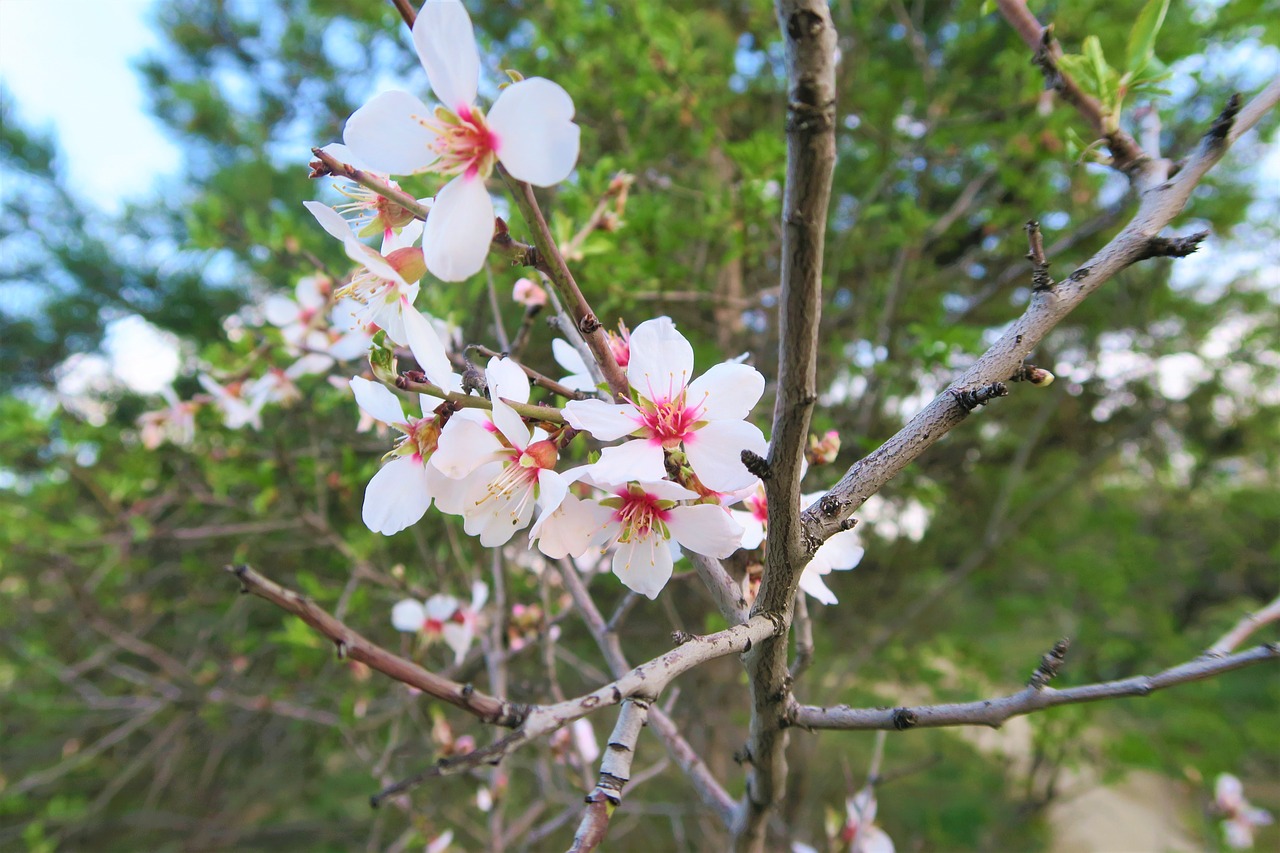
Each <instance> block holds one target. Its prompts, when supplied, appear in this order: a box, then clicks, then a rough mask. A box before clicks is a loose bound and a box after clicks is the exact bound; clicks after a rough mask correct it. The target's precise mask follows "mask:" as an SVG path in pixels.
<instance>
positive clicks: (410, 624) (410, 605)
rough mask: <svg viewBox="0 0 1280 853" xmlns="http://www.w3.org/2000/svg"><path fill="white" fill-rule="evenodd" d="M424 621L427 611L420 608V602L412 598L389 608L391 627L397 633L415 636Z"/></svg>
mask: <svg viewBox="0 0 1280 853" xmlns="http://www.w3.org/2000/svg"><path fill="white" fill-rule="evenodd" d="M426 619H427V611H426V610H425V609H424V608H423V607H422V602H421V601H415V600H414V599H412V598H406V599H404V600H403V601H397V602H396V606H395V607H392V608H391V625H392V626H393V627H394V628H395V629H396V630H397V631H408V632H410V633H414V634H416V633H417V632H418V631H421V630H422V623H423V622H425V621H426Z"/></svg>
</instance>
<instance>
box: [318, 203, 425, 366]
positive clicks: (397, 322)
mask: <svg viewBox="0 0 1280 853" xmlns="http://www.w3.org/2000/svg"><path fill="white" fill-rule="evenodd" d="M303 206H304V207H306V209H307V210H309V211H311V215H312V216H314V217H315V218H316V221H317V222H319V223H320V225H321V227H322V228H324V230H325V231H328V232H329V234H330V235H331V236H333V237H335V238H336V239H337V240H338V241H339V242H341V243H342V246H343V248H344V249H346V252H347V257H348V258H350V259H351V260H353V261H355V262H356V263H357V264H360V265H361V267H362V269H361V270H360V271H359V272H357V273H356V274H355V275H354V276H352V278H351V281H350V282H349V283H347V284H346V285H345V286H344V287H342V288H341V289H340V290H338V292H337V293H336V294H335V295H336V296H339V297H343V296H349V297H351V298H352V299H355V300H356V301H357V302H359V303H360V304H361V305H363V306H364V307H363V308H362V309H360V310H358V311H357V312H355V316H356V318H357V319H358V320H359V321H360V323H361V324H362V325H366V326H367V325H369V324H376V325H377V326H380V327H381V328H383V329H385V330H386V332H387V335H388V336H390V338H391V339H392V340H393V341H395V342H396V343H399V344H403V343H407V338H406V337H405V329H404V313H405V309H406V308H409V309H412V307H413V300H415V299H417V298H418V280H419V279H420V278H422V276H423V274H424V273H425V272H426V269H425V267H424V266H423V264H422V254H421V253H420V252H419V251H418V250H417V249H415V248H413V244H414V242H416V241H417V239H418V237H419V236H420V235H421V234H422V224H421V223H419V222H418V221H417V220H414V221H413V222H411V223H409V224H408V225H406V226H405V227H404V228H403V229H401V231H400V233H399V234H395V233H392V234H390V235H389V236H387V237H385V238H384V239H383V241H382V251H381V252H378V251H375V250H374V249H373V247H371V246H366V245H365V244H364V243H361V242H360V239H359V238H358V237H356V235H355V232H354V231H352V230H351V226H350V225H348V224H347V221H346V220H345V219H343V218H342V217H341V216H340V215H339V214H338V212H337V211H335V210H334V209H333V208H331V207H326V206H325V205H323V204H320V203H319V202H316V201H306V202H303Z"/></svg>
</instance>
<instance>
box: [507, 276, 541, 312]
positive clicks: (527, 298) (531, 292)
mask: <svg viewBox="0 0 1280 853" xmlns="http://www.w3.org/2000/svg"><path fill="white" fill-rule="evenodd" d="M511 298H512V299H514V300H515V301H516V302H519V303H520V304H521V305H523V306H525V307H526V308H541V307H542V306H543V305H546V304H547V292H546V291H545V290H543V289H542V287H540V286H539V285H538V284H537V283H536V282H534V281H533V280H531V279H527V278H522V279H520V280H519V281H517V282H516V286H515V287H514V288H513V289H512V291H511Z"/></svg>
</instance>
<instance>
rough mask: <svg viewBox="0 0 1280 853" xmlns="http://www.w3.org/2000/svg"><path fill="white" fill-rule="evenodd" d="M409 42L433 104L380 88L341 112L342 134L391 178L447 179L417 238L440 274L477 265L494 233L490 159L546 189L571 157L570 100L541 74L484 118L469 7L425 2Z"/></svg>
mask: <svg viewBox="0 0 1280 853" xmlns="http://www.w3.org/2000/svg"><path fill="white" fill-rule="evenodd" d="M413 43H414V47H415V48H417V52H418V58H419V60H421V62H422V67H423V68H424V69H425V70H426V72H427V79H428V80H429V81H430V83H431V89H432V90H433V91H434V92H435V95H436V98H438V99H439V101H440V106H439V107H437V108H434V109H433V108H431V107H429V106H427V105H426V104H424V103H422V101H420V100H418V99H417V98H416V97H414V96H413V95H410V94H409V93H407V92H401V91H391V92H383V93H382V94H380V95H377V96H375V97H374V98H373V99H372V100H371V101H369V103H367V104H365V105H364V106H363V107H361V108H360V109H358V110H356V112H355V113H354V114H352V116H351V117H350V118H349V119H347V124H346V128H345V129H344V131H343V141H345V142H346V144H347V146H348V147H349V148H350V149H351V151H353V152H354V153H355V156H356V157H358V158H359V159H361V160H363V161H364V162H366V163H368V164H369V165H370V166H371V167H372V168H374V169H376V170H378V171H380V172H385V173H387V174H391V175H407V174H414V173H417V172H427V171H431V172H436V173H438V174H440V175H443V176H446V177H448V176H454V177H453V180H451V181H449V183H447V184H446V185H445V186H444V188H443V189H441V190H440V192H439V194H438V195H437V196H436V199H435V205H434V206H433V207H432V209H431V215H430V216H428V217H427V229H426V234H425V236H424V238H423V246H422V249H423V254H424V255H425V257H426V263H427V269H429V270H430V271H431V274H432V275H434V276H436V277H437V278H440V279H442V280H444V281H462V280H463V279H466V278H469V277H470V276H472V275H474V274H475V273H477V272H479V271H480V269H481V267H483V266H484V259H485V256H486V255H488V253H489V243H490V241H491V240H492V238H493V227H494V218H493V201H492V199H490V197H489V191H488V189H487V188H486V187H485V179H486V178H488V177H489V175H490V174H491V173H492V172H493V169H494V167H495V165H496V164H497V163H501V164H502V166H503V168H505V169H506V171H507V172H508V173H510V174H511V176H512V177H514V178H515V179H516V180H519V181H526V182H528V183H530V184H533V185H534V186H540V187H548V186H552V185H553V184H557V183H559V182H560V181H563V180H564V179H565V178H567V177H568V176H569V173H570V172H572V171H573V167H574V165H575V164H576V163H577V160H578V136H579V129H578V126H577V125H576V124H574V123H573V99H572V98H570V97H569V94H568V93H567V92H565V90H564V89H562V88H561V87H560V86H559V85H557V84H555V83H552V82H551V81H550V80H546V79H544V78H541V77H533V78H530V79H528V80H521V81H519V82H517V83H513V84H512V85H510V86H507V87H506V88H505V89H503V90H502V93H501V94H500V95H499V96H498V99H497V101H495V102H494V104H493V106H492V107H491V108H490V110H489V113H488V115H487V116H486V115H485V114H484V112H482V111H481V110H480V108H479V107H477V106H476V104H475V101H476V91H477V87H478V85H479V77H480V51H479V49H478V48H477V46H476V40H475V33H474V31H473V30H472V27H471V18H470V16H469V15H468V14H467V10H466V9H465V8H464V7H463V5H462V4H461V3H458V2H456V0H428V2H426V3H425V4H423V6H422V8H421V9H420V10H419V12H418V18H417V22H416V23H415V24H414V26H413Z"/></svg>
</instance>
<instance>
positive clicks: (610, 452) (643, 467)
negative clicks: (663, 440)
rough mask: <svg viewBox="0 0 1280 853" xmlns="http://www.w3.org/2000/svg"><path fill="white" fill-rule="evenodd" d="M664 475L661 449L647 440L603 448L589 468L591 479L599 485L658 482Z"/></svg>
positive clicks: (664, 465)
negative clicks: (635, 481)
mask: <svg viewBox="0 0 1280 853" xmlns="http://www.w3.org/2000/svg"><path fill="white" fill-rule="evenodd" d="M666 475H667V466H666V464H665V463H664V461H663V454H662V445H661V444H654V443H653V442H651V441H649V440H648V439H647V438H638V439H636V440H635V441H628V442H626V443H624V444H617V445H612V446H610V447H606V448H604V449H603V450H601V451H600V459H599V460H598V461H597V462H596V463H595V464H594V465H592V466H591V479H592V480H594V481H595V482H597V483H600V484H602V485H606V484H607V485H615V484H621V483H626V482H628V481H630V480H643V481H649V480H661V479H662V478H663V477H665V476H666Z"/></svg>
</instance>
